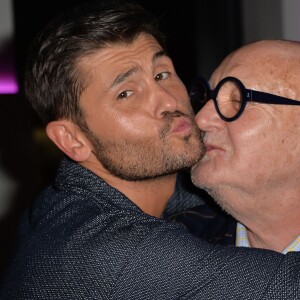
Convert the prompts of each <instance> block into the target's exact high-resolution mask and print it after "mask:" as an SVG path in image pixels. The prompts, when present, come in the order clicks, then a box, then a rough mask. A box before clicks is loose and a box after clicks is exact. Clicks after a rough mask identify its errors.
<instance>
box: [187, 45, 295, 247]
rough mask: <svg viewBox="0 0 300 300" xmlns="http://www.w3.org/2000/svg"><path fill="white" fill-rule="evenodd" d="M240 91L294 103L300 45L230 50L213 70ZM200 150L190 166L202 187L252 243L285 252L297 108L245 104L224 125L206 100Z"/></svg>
mask: <svg viewBox="0 0 300 300" xmlns="http://www.w3.org/2000/svg"><path fill="white" fill-rule="evenodd" d="M227 76H234V77H237V78H238V79H240V80H241V81H242V82H243V83H244V85H245V87H246V88H249V89H254V90H259V91H264V92H268V93H273V94H276V95H280V96H284V97H287V98H291V99H295V100H300V88H299V80H300V45H299V44H298V43H292V42H288V41H260V42H256V43H253V44H250V45H247V46H244V47H242V48H241V49H238V50H237V51H235V52H233V53H232V54H230V55H229V56H228V57H227V58H226V59H225V60H224V61H223V62H222V63H221V65H220V66H219V67H218V68H217V69H216V71H215V72H214V73H213V75H212V77H211V79H210V83H211V86H212V88H214V87H215V86H216V85H217V84H218V82H219V81H220V80H221V79H222V78H224V77H227ZM196 122H197V124H198V126H199V128H200V129H201V130H203V132H204V143H205V145H206V148H207V150H206V154H205V155H204V157H203V159H202V160H201V161H200V162H198V163H197V164H196V165H195V166H194V167H193V170H192V180H193V182H194V184H195V185H197V186H198V187H202V188H204V189H206V190H207V191H208V192H209V193H210V194H211V195H212V196H213V197H214V198H215V200H216V201H217V203H219V204H220V206H222V207H223V208H224V210H226V211H227V212H228V213H230V214H231V215H233V216H234V217H235V218H236V219H237V220H238V221H239V222H241V223H242V224H244V225H245V226H246V228H247V233H248V238H249V241H250V244H251V246H252V247H258V248H267V249H272V250H275V251H282V250H283V249H285V248H286V247H287V246H288V245H289V244H290V243H291V242H292V241H293V240H294V239H295V238H296V237H297V236H298V235H299V234H300V229H299V228H300V172H299V170H300V106H289V105H270V104H260V103H250V104H249V103H248V104H247V106H246V108H245V111H244V112H243V114H242V115H241V117H240V118H238V119H237V120H236V121H233V122H229V123H226V122H225V121H223V120H221V119H220V117H219V116H218V114H217V112H216V110H215V107H214V104H213V101H212V100H210V101H208V103H207V104H206V105H205V106H204V107H203V109H202V110H201V111H200V112H199V113H198V114H197V116H196Z"/></svg>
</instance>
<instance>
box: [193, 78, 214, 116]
mask: <svg viewBox="0 0 300 300" xmlns="http://www.w3.org/2000/svg"><path fill="white" fill-rule="evenodd" d="M209 98H210V89H209V86H208V85H207V84H206V82H205V81H204V80H197V81H196V82H195V83H194V84H193V86H192V88H191V90H190V101H191V105H192V108H193V111H194V113H195V114H197V113H198V111H199V110H200V109H201V108H202V107H203V106H204V105H205V103H206V102H207V101H208V100H209Z"/></svg>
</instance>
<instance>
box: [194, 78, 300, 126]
mask: <svg viewBox="0 0 300 300" xmlns="http://www.w3.org/2000/svg"><path fill="white" fill-rule="evenodd" d="M189 94H190V101H191V105H192V107H193V110H194V113H195V114H196V113H198V111H199V110H200V109H201V108H202V107H203V106H204V105H205V104H206V102H207V101H209V100H213V101H214V104H215V108H216V111H217V113H218V115H219V116H220V118H221V119H222V120H224V121H226V122H232V121H234V120H236V119H237V118H238V117H239V116H240V115H241V114H242V113H243V111H244V109H245V107H246V104H247V102H249V101H252V102H260V103H266V104H283V105H300V101H297V100H292V99H289V98H285V97H281V96H277V95H273V94H269V93H265V92H260V91H254V90H249V89H246V88H245V86H244V84H243V83H242V82H241V81H240V80H239V79H237V78H235V77H226V78H223V79H222V80H221V81H220V82H219V83H218V84H217V86H216V88H215V89H214V90H212V89H211V87H210V85H209V83H208V82H207V81H206V80H205V79H204V78H202V77H198V78H197V79H196V80H195V81H194V83H193V84H192V87H191V89H190V93H189Z"/></svg>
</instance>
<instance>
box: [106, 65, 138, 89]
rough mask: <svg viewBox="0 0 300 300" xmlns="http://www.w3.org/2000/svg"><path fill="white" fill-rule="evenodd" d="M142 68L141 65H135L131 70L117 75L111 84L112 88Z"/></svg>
mask: <svg viewBox="0 0 300 300" xmlns="http://www.w3.org/2000/svg"><path fill="white" fill-rule="evenodd" d="M140 70H141V69H140V67H139V66H133V67H131V68H130V69H129V70H127V71H125V72H123V73H121V74H119V75H117V77H116V78H115V79H114V80H113V83H112V84H111V86H110V88H111V89H112V88H114V87H116V86H117V85H118V84H120V83H122V82H123V81H125V80H126V79H127V78H129V77H130V76H132V75H134V74H136V73H137V72H139V71H140Z"/></svg>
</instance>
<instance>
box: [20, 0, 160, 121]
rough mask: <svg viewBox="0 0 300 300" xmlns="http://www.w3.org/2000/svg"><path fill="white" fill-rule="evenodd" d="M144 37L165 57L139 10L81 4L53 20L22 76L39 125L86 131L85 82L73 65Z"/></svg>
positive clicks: (155, 28) (152, 21) (153, 27)
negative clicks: (66, 124)
mask: <svg viewBox="0 0 300 300" xmlns="http://www.w3.org/2000/svg"><path fill="white" fill-rule="evenodd" d="M143 33H145V34H150V35H152V36H153V37H154V38H155V39H156V40H157V42H158V43H159V44H160V46H161V47H162V48H163V49H164V50H165V51H166V47H165V40H164V35H163V33H162V32H161V31H160V30H159V25H158V20H157V19H156V18H155V17H154V16H153V15H152V14H151V13H150V12H149V11H146V10H145V9H144V8H143V7H141V6H140V5H138V4H134V3H129V2H123V1H112V0H108V1H93V2H86V3H83V4H81V5H79V6H76V7H75V8H73V9H71V10H68V11H65V12H63V13H61V14H60V15H58V16H57V17H56V18H54V20H53V21H52V22H50V24H49V25H48V26H46V28H45V29H44V30H42V32H40V33H39V34H38V36H37V37H36V38H35V39H34V40H33V42H32V44H31V46H30V47H29V53H28V60H27V64H26V70H25V94H26V97H27V98H28V100H29V101H30V103H31V105H32V107H33V108H34V110H35V111H36V112H37V114H38V115H39V117H40V118H41V119H42V121H43V122H44V123H45V124H47V123H48V122H50V121H53V120H59V119H70V120H72V121H74V122H75V123H76V124H78V125H79V126H81V125H85V121H84V116H83V113H82V111H81V109H80V105H79V98H80V95H81V93H82V92H83V90H84V89H85V85H86V78H84V75H83V74H81V73H80V72H79V70H78V69H77V62H78V60H79V59H80V58H82V57H84V56H86V55H90V54H92V53H94V52H95V51H97V50H99V49H101V48H105V47H107V46H109V45H112V44H118V43H132V42H133V41H134V39H135V38H137V37H138V36H140V35H141V34H143Z"/></svg>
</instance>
